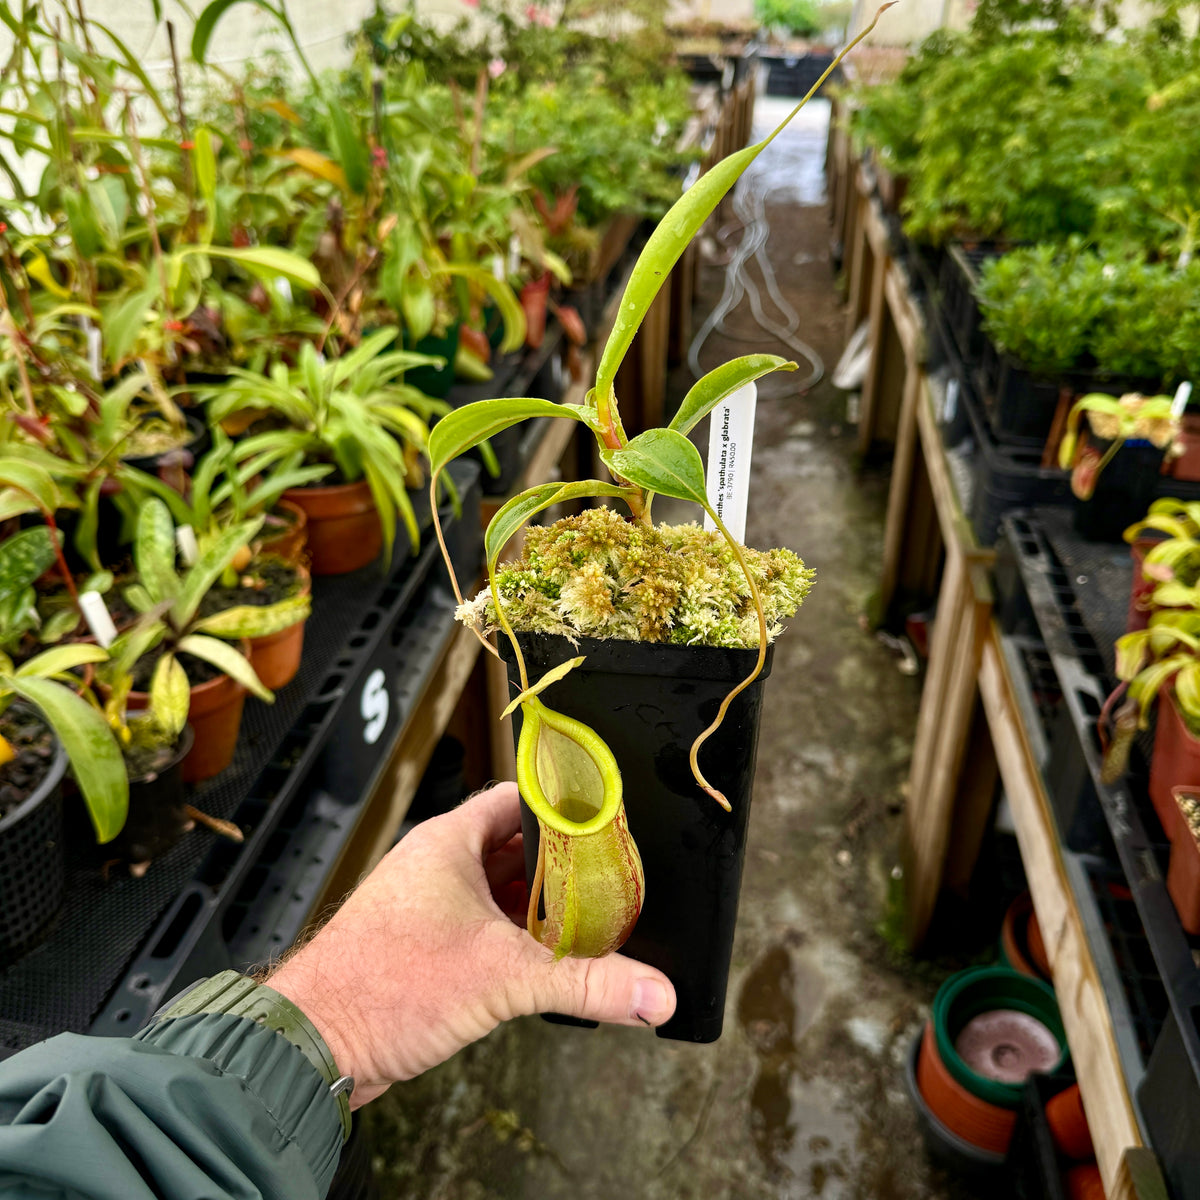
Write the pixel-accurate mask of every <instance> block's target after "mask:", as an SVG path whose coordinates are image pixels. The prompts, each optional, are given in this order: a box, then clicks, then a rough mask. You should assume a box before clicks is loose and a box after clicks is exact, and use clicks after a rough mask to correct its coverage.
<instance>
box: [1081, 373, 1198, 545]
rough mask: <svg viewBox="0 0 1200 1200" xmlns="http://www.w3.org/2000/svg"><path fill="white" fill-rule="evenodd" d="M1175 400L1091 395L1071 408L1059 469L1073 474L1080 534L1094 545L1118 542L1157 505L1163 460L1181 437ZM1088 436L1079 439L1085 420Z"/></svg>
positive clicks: (1093, 393)
mask: <svg viewBox="0 0 1200 1200" xmlns="http://www.w3.org/2000/svg"><path fill="white" fill-rule="evenodd" d="M1173 403H1174V402H1173V400H1172V399H1171V397H1170V396H1143V395H1141V394H1140V393H1137V392H1131V393H1129V394H1128V395H1125V396H1122V397H1120V399H1118V398H1117V397H1116V396H1108V395H1105V394H1103V393H1101V392H1092V393H1089V394H1088V395H1086V396H1081V397H1080V398H1079V399H1078V400H1076V401H1075V404H1074V405H1073V406H1072V408H1071V415H1070V417H1069V418H1068V421H1067V432H1066V434H1065V435H1064V436H1063V439H1062V441H1061V442H1060V443H1059V448H1058V463H1059V466H1060V467H1061V468H1062V469H1063V470H1064V471H1070V472H1071V491H1072V492H1073V493H1074V495H1075V498H1076V499H1077V500H1079V501H1080V503H1079V504H1078V505H1076V508H1075V528H1076V530H1077V531H1078V532H1079V533H1080V534H1082V535H1083V536H1084V537H1086V538H1089V539H1091V540H1093V541H1101V542H1115V541H1118V540H1119V539H1120V537H1121V534H1122V532H1123V531H1124V530H1125V529H1126V528H1127V527H1128V526H1129V525H1130V524H1132V523H1133V522H1134V521H1136V520H1137V519H1138V517H1139V516H1141V514H1142V513H1144V512H1145V511H1146V510H1147V509H1148V508H1149V507H1150V503H1151V501H1152V500H1153V499H1154V494H1155V491H1156V489H1157V486H1158V477H1159V475H1160V474H1161V473H1162V464H1163V457H1164V455H1166V454H1167V453H1168V451H1169V450H1170V449H1171V447H1172V446H1173V444H1174V442H1175V439H1176V437H1177V436H1178V434H1179V419H1178V417H1177V416H1176V415H1175V414H1174V413H1173V412H1172V405H1173ZM1084 415H1086V416H1087V430H1086V431H1085V432H1084V433H1083V434H1082V435H1081V434H1080V429H1079V426H1080V420H1081V418H1082V417H1083V416H1084Z"/></svg>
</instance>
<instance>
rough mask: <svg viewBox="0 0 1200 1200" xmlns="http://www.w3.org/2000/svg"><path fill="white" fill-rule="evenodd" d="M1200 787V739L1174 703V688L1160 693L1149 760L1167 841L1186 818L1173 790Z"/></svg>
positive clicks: (1153, 796)
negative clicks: (1183, 817)
mask: <svg viewBox="0 0 1200 1200" xmlns="http://www.w3.org/2000/svg"><path fill="white" fill-rule="evenodd" d="M1189 786H1190V787H1193V788H1196V787H1200V739H1197V738H1194V737H1192V735H1191V733H1190V732H1189V731H1188V728H1187V726H1186V725H1185V724H1184V723H1183V717H1182V716H1181V715H1180V712H1179V706H1178V705H1177V704H1176V703H1175V691H1174V688H1163V690H1162V691H1161V692H1160V693H1159V696H1158V723H1157V727H1156V729H1155V731H1154V754H1153V756H1152V757H1151V759H1150V799H1151V801H1152V802H1153V803H1154V811H1155V812H1156V813H1157V814H1158V819H1159V820H1160V821H1161V822H1162V827H1163V833H1165V834H1166V835H1167V841H1169V842H1172V843H1173V842H1174V841H1175V837H1176V835H1177V834H1178V832H1179V830H1180V828H1181V827H1182V825H1183V821H1182V819H1181V818H1180V815H1179V809H1178V808H1177V807H1176V804H1175V797H1174V796H1173V794H1172V789H1173V788H1176V787H1189Z"/></svg>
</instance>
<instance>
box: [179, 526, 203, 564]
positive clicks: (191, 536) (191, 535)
mask: <svg viewBox="0 0 1200 1200" xmlns="http://www.w3.org/2000/svg"><path fill="white" fill-rule="evenodd" d="M175 545H176V546H178V547H179V557H180V558H182V559H183V565H184V566H185V567H190V566H192V565H193V564H194V563H195V561H196V559H198V558H199V557H200V547H199V546H198V545H197V544H196V531H195V530H194V529H193V528H192V527H191V526H190V525H180V526H179V528H178V529H176V530H175Z"/></svg>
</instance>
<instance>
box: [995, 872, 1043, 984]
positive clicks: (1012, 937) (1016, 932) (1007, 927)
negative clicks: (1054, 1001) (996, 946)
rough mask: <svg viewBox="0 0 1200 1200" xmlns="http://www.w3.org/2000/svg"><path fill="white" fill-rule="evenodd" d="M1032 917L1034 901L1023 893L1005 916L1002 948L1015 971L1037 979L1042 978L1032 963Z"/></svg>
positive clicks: (1001, 935) (1001, 931) (1001, 930)
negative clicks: (1030, 931) (1030, 940)
mask: <svg viewBox="0 0 1200 1200" xmlns="http://www.w3.org/2000/svg"><path fill="white" fill-rule="evenodd" d="M1032 915H1033V900H1032V899H1031V898H1030V895H1029V893H1028V892H1022V893H1021V895H1019V896H1018V897H1017V898H1016V899H1015V900H1014V901H1013V902H1012V903H1011V904H1010V905H1009V906H1008V911H1007V912H1006V913H1005V914H1004V924H1003V925H1002V926H1001V927H1000V948H1001V949H1002V950H1003V951H1004V957H1005V959H1006V960H1007V961H1008V965H1009V966H1010V967H1012V969H1013V970H1014V971H1020V972H1021V974H1022V975H1029V976H1031V977H1032V978H1035V979H1036V978H1040V972H1039V971H1038V969H1037V968H1036V967H1035V966H1034V965H1033V963H1032V962H1031V961H1030V958H1029V949H1028V941H1027V939H1028V936H1029V934H1028V931H1029V922H1030V918H1031V917H1032Z"/></svg>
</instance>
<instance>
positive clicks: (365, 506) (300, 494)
mask: <svg viewBox="0 0 1200 1200" xmlns="http://www.w3.org/2000/svg"><path fill="white" fill-rule="evenodd" d="M283 499H284V500H290V501H291V502H292V503H293V504H295V505H297V506H298V507H299V508H302V509H304V513H305V515H306V516H307V518H308V552H309V555H310V556H311V559H312V561H311V564H310V569H311V571H312V573H313V574H314V575H346V574H349V572H351V571H357V570H358V569H359V567H365V566H366V565H367V564H368V563H370V562H374V561H375V559H377V558H378V557H379V552H380V551H381V550H382V549H383V526H382V525H381V524H380V521H379V512H378V510H377V509H376V508H375V499H374V497H373V496H372V495H371V489H370V487H369V486H368V485H367V481H366V480H365V479H360V480H359V481H358V482H357V483H339V484H334V485H332V486H331V487H307V488H289V489H288V490H287V491H286V492H284V494H283Z"/></svg>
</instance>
